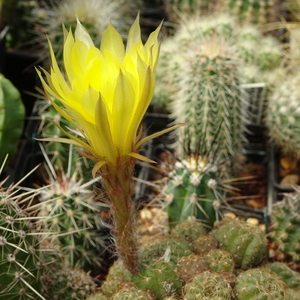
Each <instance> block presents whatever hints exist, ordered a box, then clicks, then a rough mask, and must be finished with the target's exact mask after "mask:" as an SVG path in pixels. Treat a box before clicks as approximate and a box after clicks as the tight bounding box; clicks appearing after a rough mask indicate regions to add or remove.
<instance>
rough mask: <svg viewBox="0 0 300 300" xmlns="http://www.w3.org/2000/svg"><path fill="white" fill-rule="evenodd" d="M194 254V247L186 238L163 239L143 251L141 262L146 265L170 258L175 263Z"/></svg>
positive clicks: (145, 247)
mask: <svg viewBox="0 0 300 300" xmlns="http://www.w3.org/2000/svg"><path fill="white" fill-rule="evenodd" d="M190 254H193V251H192V247H191V246H190V245H189V243H188V242H187V241H186V240H185V239H184V238H172V237H161V238H157V239H155V240H154V241H153V242H152V243H150V244H149V245H146V246H144V247H143V248H142V249H141V254H140V257H141V262H142V263H143V264H145V265H147V264H150V263H152V262H153V261H155V260H157V259H162V258H163V257H165V256H166V255H167V256H170V260H171V261H172V262H173V263H175V264H176V263H177V259H178V258H180V257H183V256H188V255H190Z"/></svg>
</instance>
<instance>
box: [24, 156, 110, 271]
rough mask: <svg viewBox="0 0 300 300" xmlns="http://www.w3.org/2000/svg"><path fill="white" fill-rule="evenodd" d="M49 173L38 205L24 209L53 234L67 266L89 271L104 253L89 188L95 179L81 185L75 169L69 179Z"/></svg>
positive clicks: (99, 223) (92, 194)
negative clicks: (34, 215) (36, 215)
mask: <svg viewBox="0 0 300 300" xmlns="http://www.w3.org/2000/svg"><path fill="white" fill-rule="evenodd" d="M70 161H71V160H70ZM50 166H51V165H50ZM52 171H53V172H52V173H51V174H49V185H48V186H45V187H42V188H41V190H40V193H39V200H40V202H39V203H37V204H35V205H31V206H30V207H28V208H27V210H28V211H31V212H32V213H37V214H38V216H39V217H40V220H38V221H37V225H38V226H39V227H40V228H44V229H45V230H49V231H50V232H53V233H54V237H53V238H52V243H53V244H54V245H57V246H58V247H59V248H60V249H61V251H62V253H63V255H64V259H65V262H66V263H67V264H68V265H69V266H71V267H78V268H84V269H85V270H86V271H91V270H93V269H94V268H95V267H96V266H98V267H99V266H100V265H101V255H100V254H101V253H102V252H103V250H104V248H103V246H104V242H103V240H102V239H101V237H100V229H101V224H102V221H101V220H100V217H99V216H98V214H99V206H98V205H97V204H96V202H95V200H94V193H93V191H91V189H90V188H89V187H90V186H91V185H92V184H93V183H94V182H95V181H96V180H97V179H93V180H91V181H89V182H86V183H83V178H82V177H81V176H80V169H78V168H77V170H76V171H75V172H74V173H73V174H72V176H70V174H65V173H64V172H61V173H58V174H56V173H55V172H54V170H53V169H52ZM54 176H55V177H54Z"/></svg>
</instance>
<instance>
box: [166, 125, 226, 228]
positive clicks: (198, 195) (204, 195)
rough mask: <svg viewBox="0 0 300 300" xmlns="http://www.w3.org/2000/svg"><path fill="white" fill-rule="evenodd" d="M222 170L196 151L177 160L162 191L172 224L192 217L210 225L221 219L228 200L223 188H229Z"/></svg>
mask: <svg viewBox="0 0 300 300" xmlns="http://www.w3.org/2000/svg"><path fill="white" fill-rule="evenodd" d="M191 129H192V128H191ZM222 170H223V169H222V168H221V167H220V166H218V165H217V164H212V163H209V162H208V160H207V159H204V158H203V157H201V156H199V157H198V156H196V155H195V156H190V157H188V158H186V159H183V160H182V161H181V162H179V161H178V162H176V163H175V165H174V170H173V171H171V172H170V173H169V182H168V183H167V185H166V187H165V190H164V192H163V197H164V198H165V209H166V211H167V213H168V216H169V224H170V226H171V227H172V226H175V225H176V224H177V223H180V222H182V221H184V220H186V219H188V218H189V217H195V218H196V219H198V220H200V221H201V222H203V223H204V224H206V225H208V226H213V224H214V222H215V221H219V220H220V217H221V215H222V206H224V205H226V204H227V202H226V199H225V197H224V190H227V191H228V192H230V188H229V185H227V186H226V180H222V179H221V174H222ZM165 195H166V196H165Z"/></svg>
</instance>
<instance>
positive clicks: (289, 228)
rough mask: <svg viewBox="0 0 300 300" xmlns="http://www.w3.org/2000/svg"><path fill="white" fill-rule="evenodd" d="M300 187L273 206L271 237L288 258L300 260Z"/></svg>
mask: <svg viewBox="0 0 300 300" xmlns="http://www.w3.org/2000/svg"><path fill="white" fill-rule="evenodd" d="M299 210H300V189H299V187H297V188H296V191H295V192H294V193H289V194H285V196H284V198H283V200H282V201H279V202H277V203H276V204H274V206H273V210H272V214H271V232H270V239H271V240H273V241H274V243H275V245H276V246H277V247H278V251H280V252H281V253H282V254H283V255H284V256H286V258H288V257H291V258H292V259H293V261H295V262H299V261H300V242H299V237H300V227H299V225H300V215H299Z"/></svg>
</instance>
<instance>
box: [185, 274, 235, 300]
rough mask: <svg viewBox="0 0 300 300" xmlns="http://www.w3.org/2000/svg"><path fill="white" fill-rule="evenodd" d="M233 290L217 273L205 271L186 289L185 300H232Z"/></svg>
mask: <svg viewBox="0 0 300 300" xmlns="http://www.w3.org/2000/svg"><path fill="white" fill-rule="evenodd" d="M232 294H233V293H232V288H231V287H230V285H229V284H228V283H227V282H226V281H225V280H224V279H223V278H222V277H221V276H220V275H218V274H217V273H213V272H211V271H205V272H203V273H201V274H199V275H196V276H195V277H194V279H193V280H192V281H191V282H190V283H188V284H187V285H186V286H185V288H184V300H197V299H206V300H213V299H223V300H230V299H232Z"/></svg>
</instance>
